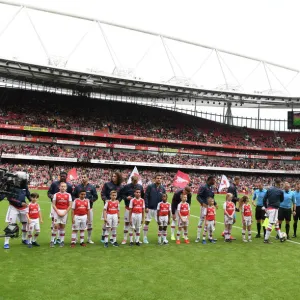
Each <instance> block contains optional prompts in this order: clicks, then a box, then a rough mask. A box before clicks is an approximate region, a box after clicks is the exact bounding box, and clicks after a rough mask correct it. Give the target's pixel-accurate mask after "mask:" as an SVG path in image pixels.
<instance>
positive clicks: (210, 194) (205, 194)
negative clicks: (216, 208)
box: [197, 183, 217, 205]
mask: <svg viewBox="0 0 300 300" xmlns="http://www.w3.org/2000/svg"><path fill="white" fill-rule="evenodd" d="M208 198H213V199H215V193H214V191H213V185H208V184H207V183H206V184H204V185H201V186H200V187H199V190H198V194H197V200H198V202H199V203H201V204H206V205H208V203H207V199H208ZM215 205H217V203H216V201H215Z"/></svg>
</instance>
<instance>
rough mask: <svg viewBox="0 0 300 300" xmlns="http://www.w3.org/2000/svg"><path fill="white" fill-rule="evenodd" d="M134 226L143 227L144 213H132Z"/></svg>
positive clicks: (136, 227) (135, 227)
mask: <svg viewBox="0 0 300 300" xmlns="http://www.w3.org/2000/svg"><path fill="white" fill-rule="evenodd" d="M131 217H132V226H131V228H133V229H140V228H141V227H142V214H135V213H132V215H131Z"/></svg>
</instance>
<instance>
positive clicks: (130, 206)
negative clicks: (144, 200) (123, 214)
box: [129, 199, 133, 208]
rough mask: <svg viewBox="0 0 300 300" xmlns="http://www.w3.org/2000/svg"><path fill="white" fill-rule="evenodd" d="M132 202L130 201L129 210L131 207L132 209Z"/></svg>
mask: <svg viewBox="0 0 300 300" xmlns="http://www.w3.org/2000/svg"><path fill="white" fill-rule="evenodd" d="M132 200H133V199H131V200H130V203H129V208H132V207H133V204H132V203H133V202H132Z"/></svg>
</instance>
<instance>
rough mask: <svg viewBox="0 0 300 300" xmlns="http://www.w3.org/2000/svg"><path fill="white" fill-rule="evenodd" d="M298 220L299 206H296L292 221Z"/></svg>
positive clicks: (299, 214)
mask: <svg viewBox="0 0 300 300" xmlns="http://www.w3.org/2000/svg"><path fill="white" fill-rule="evenodd" d="M298 220H300V206H296V216H294V221H298Z"/></svg>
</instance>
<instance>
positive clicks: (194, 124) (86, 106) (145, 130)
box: [0, 91, 300, 148]
mask: <svg viewBox="0 0 300 300" xmlns="http://www.w3.org/2000/svg"><path fill="white" fill-rule="evenodd" d="M14 93H16V92H15V91H9V98H10V99H9V101H7V102H6V103H4V104H3V105H1V108H0V123H6V124H11V125H27V126H39V127H48V128H57V129H67V130H81V131H105V132H109V133H117V134H122V135H135V136H144V137H155V138H163V139H177V140H188V141H197V142H205V143H214V144H228V145H240V146H253V147H269V148H284V147H289V148H300V138H299V137H298V134H297V133H276V132H272V131H259V130H253V129H247V128H242V127H232V126H228V125H222V124H220V123H215V122H213V121H209V120H205V119H200V118H196V117H192V116H187V115H184V114H179V113H176V112H170V111H166V110H161V109H157V108H150V107H143V106H139V105H134V104H127V103H118V102H106V101H105V102H104V101H93V100H90V99H87V98H79V97H77V98H76V97H75V98H74V97H68V96H58V95H51V94H39V99H37V98H36V95H37V94H33V93H31V94H30V92H28V94H26V92H24V91H22V95H21V97H20V96H19V97H16V96H15V95H14ZM14 96H15V97H14ZM20 98H21V99H20ZM23 98H26V99H25V100H24V99H23ZM21 101H23V102H21ZM24 101H26V103H25V104H24Z"/></svg>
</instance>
